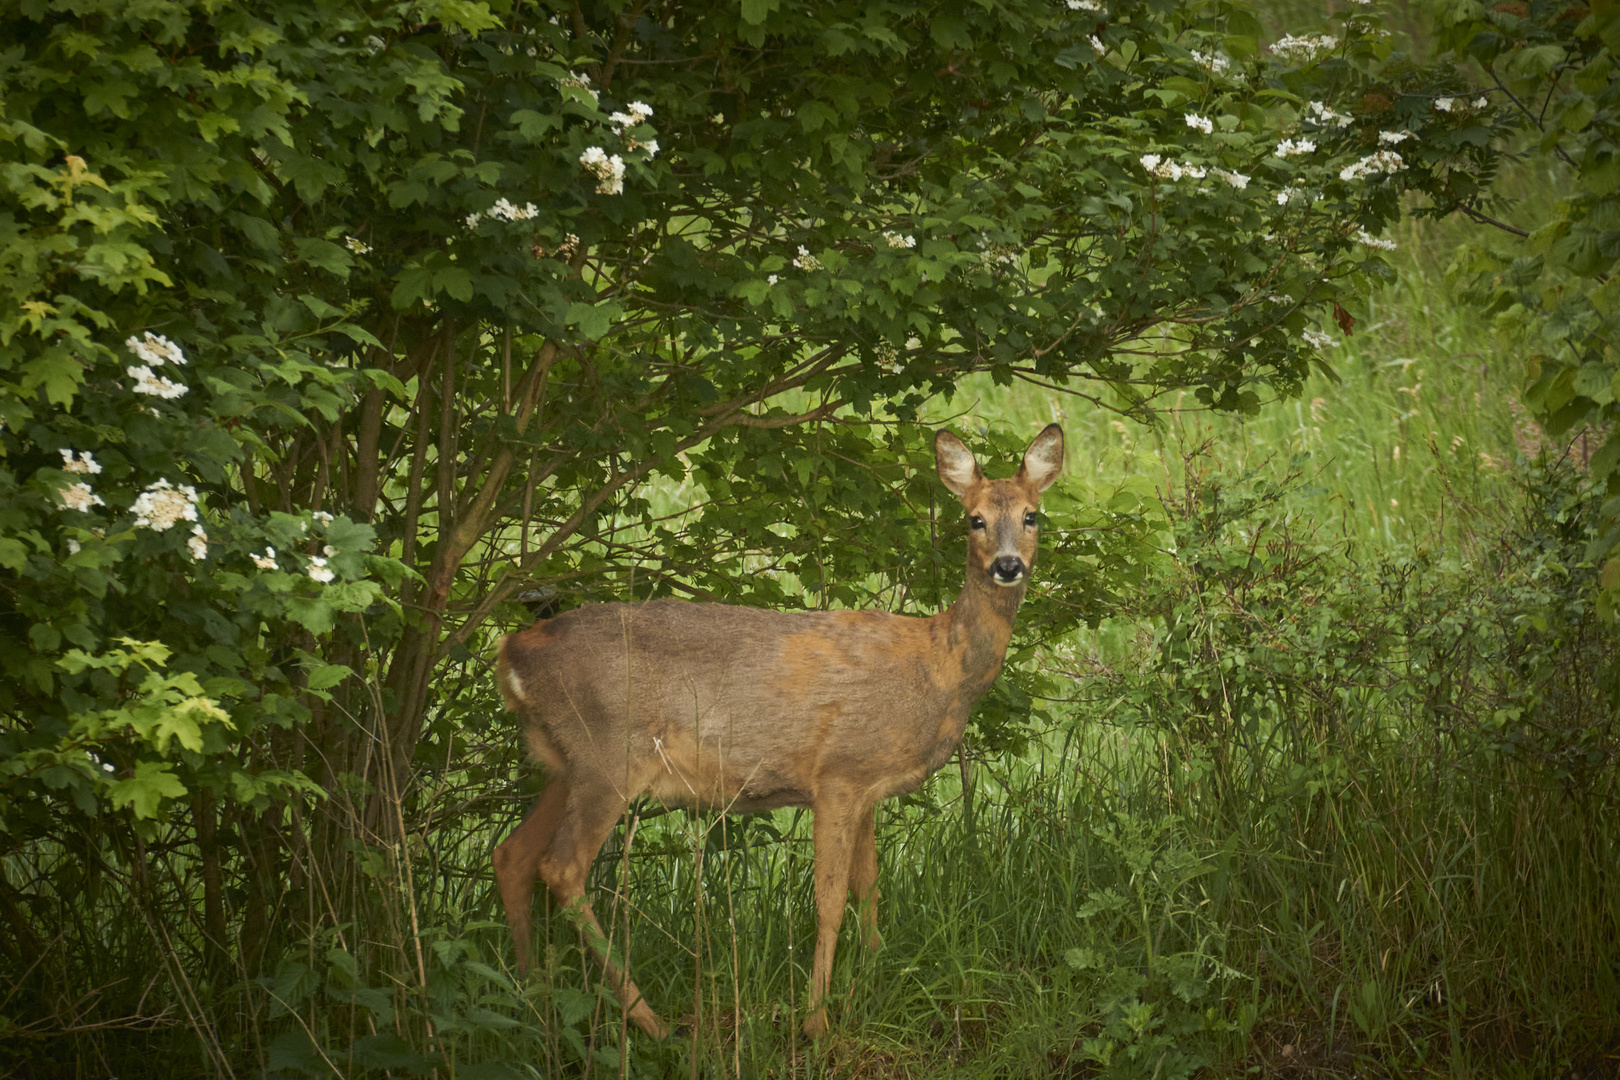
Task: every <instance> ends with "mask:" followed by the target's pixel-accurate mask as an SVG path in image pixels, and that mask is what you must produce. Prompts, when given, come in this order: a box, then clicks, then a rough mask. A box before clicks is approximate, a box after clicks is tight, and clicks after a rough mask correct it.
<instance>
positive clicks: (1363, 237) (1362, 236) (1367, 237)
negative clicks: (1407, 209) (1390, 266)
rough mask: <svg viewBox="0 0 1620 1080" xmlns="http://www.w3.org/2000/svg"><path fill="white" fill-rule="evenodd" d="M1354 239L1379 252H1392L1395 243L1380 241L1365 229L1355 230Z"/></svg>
mask: <svg viewBox="0 0 1620 1080" xmlns="http://www.w3.org/2000/svg"><path fill="white" fill-rule="evenodd" d="M1356 239H1357V240H1358V241H1359V242H1361V243H1363V244H1366V245H1367V246H1368V247H1370V248H1377V249H1378V250H1379V251H1394V250H1395V247H1396V244H1395V241H1393V240H1383V239H1380V238H1379V237H1376V236H1374V235H1372V234H1371V233H1369V232H1368V231H1367V230H1366V229H1357V230H1356Z"/></svg>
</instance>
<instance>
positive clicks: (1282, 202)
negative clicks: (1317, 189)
mask: <svg viewBox="0 0 1620 1080" xmlns="http://www.w3.org/2000/svg"><path fill="white" fill-rule="evenodd" d="M1304 197H1305V189H1304V188H1297V187H1293V186H1291V185H1290V186H1289V187H1285V188H1283V189H1282V190H1281V191H1279V192H1277V205H1278V206H1287V205H1288V204H1289V203H1291V202H1297V201H1298V200H1300V199H1302V198H1304Z"/></svg>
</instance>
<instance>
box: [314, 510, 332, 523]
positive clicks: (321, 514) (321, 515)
mask: <svg viewBox="0 0 1620 1080" xmlns="http://www.w3.org/2000/svg"><path fill="white" fill-rule="evenodd" d="M309 516H310V517H311V518H313V519H315V521H316V522H317V523H319V524H321V525H330V524H332V515H331V514H328V513H327V512H326V511H325V510H316V511H315V512H314V513H312V514H310V515H309Z"/></svg>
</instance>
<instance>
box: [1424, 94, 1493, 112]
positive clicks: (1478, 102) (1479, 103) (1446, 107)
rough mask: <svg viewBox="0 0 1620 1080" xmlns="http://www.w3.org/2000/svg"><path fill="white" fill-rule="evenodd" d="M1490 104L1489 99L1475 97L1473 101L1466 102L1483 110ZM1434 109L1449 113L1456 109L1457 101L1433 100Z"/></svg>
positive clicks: (1447, 98) (1450, 99) (1449, 98)
mask: <svg viewBox="0 0 1620 1080" xmlns="http://www.w3.org/2000/svg"><path fill="white" fill-rule="evenodd" d="M1490 103H1491V100H1490V98H1486V97H1477V98H1475V99H1474V100H1473V101H1471V102H1468V104H1470V105H1472V106H1473V107H1474V108H1476V109H1483V108H1484V107H1485V106H1487V105H1489V104H1490ZM1434 107H1435V108H1436V109H1439V110H1440V111H1441V112H1451V111H1452V110H1453V109H1455V108H1456V107H1457V99H1456V98H1454V97H1439V98H1435V99H1434Z"/></svg>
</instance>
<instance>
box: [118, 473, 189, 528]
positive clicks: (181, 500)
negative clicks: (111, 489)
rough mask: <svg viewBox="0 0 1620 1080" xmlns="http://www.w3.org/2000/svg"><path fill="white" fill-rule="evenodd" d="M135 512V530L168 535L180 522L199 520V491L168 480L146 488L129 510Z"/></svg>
mask: <svg viewBox="0 0 1620 1080" xmlns="http://www.w3.org/2000/svg"><path fill="white" fill-rule="evenodd" d="M130 509H131V510H133V511H135V527H136V528H146V529H151V530H152V531H153V532H167V531H168V530H169V529H170V528H172V527H173V526H174V524H175V522H178V521H196V520H197V489H196V488H194V487H190V486H188V485H185V484H182V485H181V486H180V487H175V486H174V485H173V484H171V483H169V482H168V481H167V480H159V481H158V482H157V483H155V484H149V485H147V488H146V490H145V491H143V492H141V494H140V496H139V497H138V498H137V499H136V500H135V505H134V506H132V507H130Z"/></svg>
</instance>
